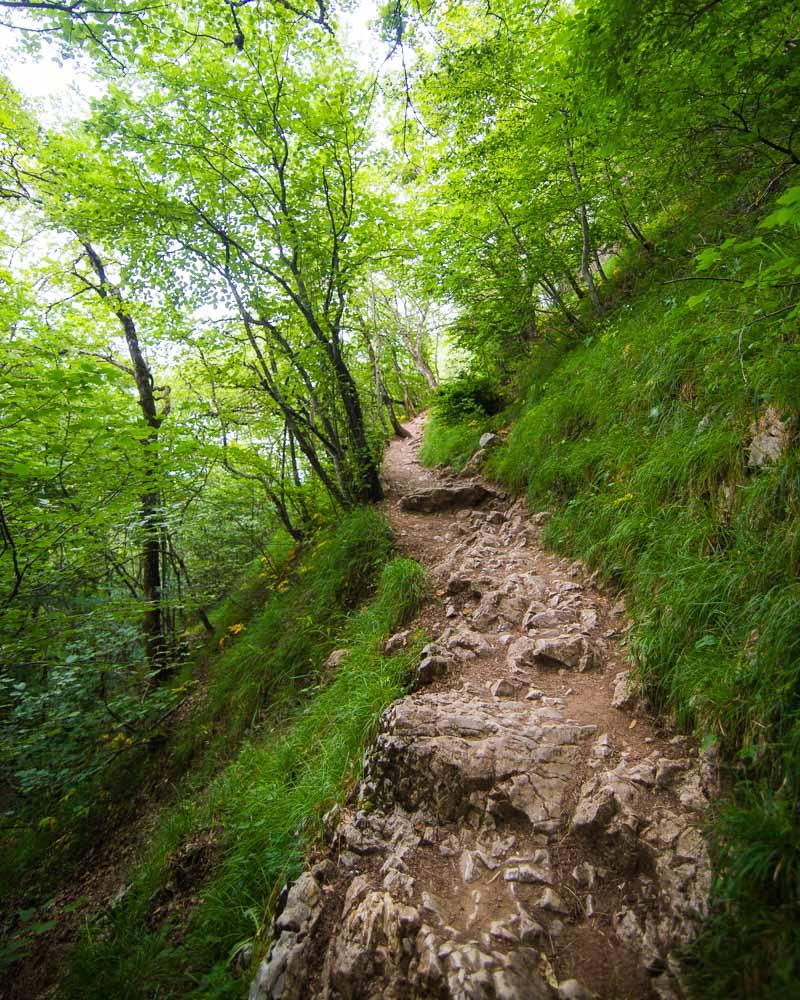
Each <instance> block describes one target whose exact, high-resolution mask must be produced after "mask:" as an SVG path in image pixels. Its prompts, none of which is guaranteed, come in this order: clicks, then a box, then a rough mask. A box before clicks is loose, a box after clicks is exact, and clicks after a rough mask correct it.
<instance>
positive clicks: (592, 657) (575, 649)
mask: <svg viewBox="0 0 800 1000" xmlns="http://www.w3.org/2000/svg"><path fill="white" fill-rule="evenodd" d="M600 656H601V654H600V650H599V647H598V646H597V645H596V643H594V642H592V641H591V640H590V639H588V638H587V637H586V636H584V635H554V636H543V637H542V638H539V639H531V638H528V637H527V636H522V637H521V638H520V639H517V640H515V641H514V642H512V643H511V645H510V646H509V647H508V656H507V659H508V664H509V666H511V667H512V668H516V669H522V668H525V667H548V666H549V667H553V666H555V667H566V668H569V669H571V670H578V671H580V672H583V671H584V670H589V669H591V668H592V667H595V666H597V665H598V664H599V663H600Z"/></svg>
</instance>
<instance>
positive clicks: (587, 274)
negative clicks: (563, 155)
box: [567, 141, 603, 316]
mask: <svg viewBox="0 0 800 1000" xmlns="http://www.w3.org/2000/svg"><path fill="white" fill-rule="evenodd" d="M567 156H568V159H567V165H568V167H569V175H570V177H571V178H572V186H573V187H574V188H575V194H577V196H578V198H579V199H580V212H579V214H580V223H581V276H582V277H583V281H584V284H585V285H586V288H587V290H588V292H589V298H590V299H591V301H592V307H593V308H594V311H595V313H597V315H598V316H602V315H603V304H602V303H601V301H600V296H599V295H598V294H597V286H596V285H595V283H594V278H593V277H592V269H591V266H590V260H591V252H592V243H591V234H590V232H589V213H588V211H587V208H586V201H585V199H584V197H583V189H582V187H581V180H580V177H579V176H578V168H577V167H576V165H575V160H574V159H573V157H572V150H571V147H570V143H569V141H567Z"/></svg>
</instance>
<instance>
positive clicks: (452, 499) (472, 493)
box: [400, 483, 497, 514]
mask: <svg viewBox="0 0 800 1000" xmlns="http://www.w3.org/2000/svg"><path fill="white" fill-rule="evenodd" d="M496 496H497V494H496V493H495V492H494V491H493V490H489V489H487V488H486V487H485V486H481V484H480V483H466V484H465V485H463V486H432V487H431V488H430V489H425V490H417V491H416V492H415V493H409V494H408V495H407V496H404V497H403V498H402V500H401V501H400V509H401V510H407V511H414V512H416V513H419V514H436V513H438V512H439V511H443V510H460V509H462V508H464V507H477V506H478V504H480V503H483V501H484V500H488V499H489V498H490V497H492V498H494V497H496Z"/></svg>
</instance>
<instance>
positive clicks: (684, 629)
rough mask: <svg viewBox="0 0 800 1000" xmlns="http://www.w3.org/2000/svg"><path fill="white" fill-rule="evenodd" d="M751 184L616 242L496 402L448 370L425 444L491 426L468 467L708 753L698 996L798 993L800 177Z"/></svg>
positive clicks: (450, 443)
mask: <svg viewBox="0 0 800 1000" xmlns="http://www.w3.org/2000/svg"><path fill="white" fill-rule="evenodd" d="M760 187H761V185H759V184H753V182H752V180H750V181H749V183H748V182H745V183H744V184H741V185H739V186H736V185H734V190H733V192H732V193H730V190H729V193H728V194H727V195H726V200H723V201H720V200H719V199H716V200H714V202H713V203H709V202H708V201H706V202H705V203H700V204H694V205H691V206H683V207H681V208H680V209H678V211H676V213H675V214H674V216H673V219H672V222H671V223H670V224H669V226H665V227H664V229H663V231H662V234H661V237H660V238H659V239H658V240H656V242H655V246H654V247H653V249H652V250H651V251H646V250H644V249H642V248H639V249H638V250H636V251H627V252H626V253H625V254H624V255H623V256H622V257H621V258H618V259H617V260H616V261H615V262H612V264H611V266H610V267H609V268H608V269H609V270H610V271H611V275H610V281H609V283H608V285H607V286H606V287H605V290H604V299H605V302H606V304H607V306H608V314H607V316H606V317H604V318H601V319H599V320H598V319H595V320H589V321H588V323H587V330H586V336H585V337H584V338H582V340H581V341H579V342H577V343H576V342H572V343H564V342H563V341H562V342H561V344H560V345H557V346H548V345H546V344H545V345H542V346H541V347H539V348H538V349H536V350H535V351H534V353H533V356H532V357H530V358H528V359H527V360H525V361H524V362H523V363H522V364H517V365H516V371H515V374H514V377H513V380H512V381H510V382H507V383H506V384H505V386H504V387H503V388H502V391H503V393H504V395H505V399H506V401H507V407H506V408H505V409H504V410H503V412H502V413H499V414H498V415H496V416H494V417H490V416H487V415H486V413H485V410H484V409H482V407H481V405H480V402H479V401H476V402H474V403H470V402H469V394H470V387H471V385H473V383H474V379H472V380H471V379H470V378H467V377H465V378H464V379H462V381H461V384H460V388H459V390H458V393H457V394H456V403H457V405H454V392H455V390H454V389H451V390H450V391H449V393H448V394H446V395H444V396H443V397H442V401H441V403H440V404H439V407H438V413H437V415H436V416H435V417H434V419H433V421H432V422H431V424H430V425H429V427H428V431H427V436H426V442H425V447H424V449H423V457H425V458H426V459H427V461H429V462H431V463H439V462H448V461H449V462H452V463H453V464H454V465H455V466H456V467H460V466H461V465H463V463H464V461H465V459H466V457H467V456H468V455H469V454H471V453H472V451H473V450H474V449H475V448H476V446H477V440H478V437H479V435H480V434H481V433H482V432H483V431H486V430H488V429H496V430H498V431H499V432H500V434H501V436H502V438H503V441H502V444H501V445H500V446H499V447H498V448H496V449H495V450H493V451H492V452H491V453H490V454H489V455H488V456H487V458H486V461H485V463H484V469H485V470H486V471H488V473H489V474H490V475H491V476H494V477H496V478H497V479H498V480H499V481H500V482H502V483H504V484H505V485H507V486H508V487H509V488H510V489H511V490H513V491H514V492H515V493H520V494H522V495H524V496H525V497H526V499H527V503H528V505H529V508H530V509H531V510H533V511H538V510H545V509H546V510H548V511H550V512H551V513H552V517H551V518H550V519H549V520H548V521H547V524H546V526H545V528H544V531H543V539H544V541H545V542H546V543H547V544H549V545H551V546H553V548H554V549H555V550H556V551H558V552H561V553H564V554H567V555H569V556H572V557H580V558H582V559H584V560H586V562H587V563H588V565H589V566H590V567H591V568H593V569H596V570H598V571H599V573H600V575H601V578H603V579H606V580H608V581H609V582H610V583H612V584H613V585H615V586H617V587H619V588H621V589H622V590H623V591H624V593H625V596H626V600H627V604H628V607H629V609H630V611H631V614H632V615H633V618H634V621H635V628H634V631H633V633H632V636H631V649H632V652H633V655H634V657H635V660H636V664H637V676H638V678H639V682H640V684H641V687H642V690H643V692H644V693H645V695H646V697H647V698H648V701H649V703H650V704H651V705H652V707H653V708H654V710H656V711H657V712H658V713H659V714H660V715H661V716H662V717H664V718H666V719H672V720H674V721H675V722H676V723H677V724H678V725H679V726H680V727H681V729H682V730H683V731H686V732H691V733H694V734H696V735H697V737H698V739H700V741H701V742H702V745H703V746H704V747H705V748H706V750H707V751H709V752H714V753H717V754H719V756H720V759H721V760H722V761H723V762H724V764H725V769H726V781H727V785H728V787H729V789H730V790H729V793H728V794H727V795H726V796H725V797H724V799H723V800H722V801H721V802H720V803H719V808H718V809H717V810H716V815H715V816H714V820H713V824H712V838H713V845H714V856H715V862H716V871H717V880H716V883H715V888H714V894H713V915H712V918H711V919H710V920H709V921H708V922H707V924H706V926H705V930H704V932H703V934H702V935H701V937H700V940H699V941H698V943H697V945H696V946H695V948H694V950H693V952H692V955H691V957H690V959H689V960H688V961H689V966H688V968H689V969H690V971H691V973H692V977H693V981H694V983H695V988H696V990H697V995H698V996H702V997H716V996H719V997H729V996H765V995H773V992H774V991H777V994H779V995H787V996H788V995H793V993H792V991H793V990H794V989H795V987H796V984H797V981H798V977H799V976H800V967H798V964H797V961H798V955H800V938H799V937H798V927H799V926H800V920H799V919H798V918H799V917H800V911H798V888H799V885H798V873H799V872H800V826H798V821H797V810H798V795H799V794H800V787H799V786H798V782H797V776H798V774H799V773H800V758H798V748H800V716H798V702H797V691H798V682H800V629H798V625H799V624H800V589H798V582H797V581H798V570H799V569H800V563H798V559H799V558H800V451H799V450H798V446H797V436H796V430H797V413H798V406H799V405H800V398H799V397H798V386H800V349H799V348H798V332H797V305H796V303H797V298H796V284H797V283H796V280H795V279H794V278H793V277H792V275H793V274H796V273H797V262H798V253H797V235H798V214H797V210H796V206H797V203H798V194H799V193H800V192H798V189H797V188H794V189H791V190H790V191H788V192H787V193H785V194H783V195H781V196H780V197H779V198H778V201H777V203H775V202H773V203H772V204H769V203H768V202H767V203H758V202H759V188H760ZM754 202H757V203H758V204H756V205H755V206H754V204H753V203H754ZM765 219H766V224H765V222H764V220H765ZM715 237H716V239H715ZM726 238H727V242H726V243H723V242H722V241H723V240H724V239H726ZM717 242H719V243H721V247H720V249H718V250H717V249H713V246H714V244H715V243H717ZM704 244H705V245H706V246H708V245H710V246H711V247H712V249H707V250H705V251H703V252H701V253H700V254H699V257H698V258H697V259H695V260H692V259H691V258H692V252H693V251H695V250H696V249H697V248H698V247H701V246H703V245H704ZM775 264H777V268H776V271H775V272H774V273H773V274H772V275H769V274H768V273H767V272H768V271H769V265H773V266H774V265H775ZM768 283H771V286H770V287H771V288H772V292H771V294H772V299H771V302H770V304H769V305H766V304H765V303H764V301H763V298H761V295H762V294H763V291H764V288H765V285H766V284H768ZM576 307H579V306H576ZM464 400H466V403H465V402H464ZM732 945H733V947H732Z"/></svg>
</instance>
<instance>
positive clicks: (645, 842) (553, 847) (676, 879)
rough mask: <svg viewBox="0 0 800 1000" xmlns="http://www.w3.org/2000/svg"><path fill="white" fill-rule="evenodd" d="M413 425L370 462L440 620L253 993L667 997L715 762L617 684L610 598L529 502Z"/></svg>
mask: <svg viewBox="0 0 800 1000" xmlns="http://www.w3.org/2000/svg"><path fill="white" fill-rule="evenodd" d="M422 427H423V420H422V419H421V418H417V419H416V420H414V421H412V422H411V423H410V424H409V425H408V429H409V430H410V431H411V434H412V437H411V438H410V439H407V440H395V441H394V442H393V443H392V444H391V446H390V447H389V449H388V452H387V456H386V463H385V471H384V477H385V485H386V490H387V496H388V500H387V514H388V516H389V518H390V520H391V522H392V525H393V527H394V530H395V532H396V535H397V538H398V542H399V545H400V548H401V549H402V550H403V551H404V552H406V553H407V554H409V555H413V556H414V557H415V558H417V559H419V560H421V561H422V562H424V563H425V564H426V565H427V566H428V567H429V569H430V572H431V576H432V578H433V581H434V585H435V586H436V595H437V596H436V598H435V599H433V600H432V601H431V603H430V604H429V605H428V606H427V607H426V608H425V609H424V610H423V613H422V615H421V618H420V621H419V622H417V623H415V625H414V626H413V627H412V628H418V627H424V628H425V630H426V632H427V634H429V635H432V636H434V637H435V638H434V641H433V642H431V643H430V644H429V645H428V646H427V647H426V648H425V650H424V651H423V654H422V657H421V660H420V663H419V666H418V668H417V671H416V677H415V682H414V690H413V693H411V694H409V695H408V696H406V697H405V698H402V699H401V700H400V701H398V702H395V703H394V704H393V705H391V706H390V708H389V709H388V710H387V711H386V712H385V713H384V716H383V718H382V720H381V724H380V729H379V733H378V736H377V738H376V740H375V742H374V744H373V746H372V747H371V749H370V750H369V752H368V755H367V761H366V769H365V773H364V777H363V780H362V782H361V785H360V787H359V789H358V795H357V797H355V798H354V800H353V802H352V804H351V805H349V806H348V807H346V808H344V809H341V810H338V809H337V810H335V811H334V812H333V813H332V814H330V815H329V816H328V817H326V829H327V836H328V848H327V852H326V853H324V855H322V856H321V857H320V858H319V860H317V862H316V863H315V864H314V865H313V867H311V868H310V869H309V870H307V871H306V872H305V873H304V874H303V875H301V877H300V878H299V879H298V881H297V882H296V883H295V884H294V885H293V886H292V887H291V889H289V890H288V891H287V892H285V893H284V894H283V898H282V900H281V904H280V906H279V912H278V914H277V916H276V920H275V926H274V934H275V940H274V943H273V945H272V948H271V949H270V952H269V954H268V956H267V958H266V959H265V961H264V962H263V963H262V965H261V967H260V968H259V971H258V974H257V977H256V979H255V980H254V982H253V984H252V987H251V991H250V997H251V1000H267V998H275V1000H278V998H280V1000H299V998H308V997H326V998H375V1000H377V998H379V997H381V998H383V997H386V998H403V997H436V998H439V997H441V998H492V997H496V998H503V1000H511V998H520V1000H521V998H531V1000H539V998H542V1000H544V998H557V997H562V998H584V997H586V998H588V997H593V996H594V997H599V998H604V1000H612V998H613V1000H623V998H631V1000H633V998H635V1000H644V998H648V997H658V998H662V1000H667V998H673V997H681V996H683V992H682V989H681V983H680V975H679V969H678V964H677V960H676V952H677V950H678V949H680V947H681V946H682V945H684V944H685V943H686V942H687V941H688V940H689V939H690V938H691V936H692V934H693V933H694V931H695V929H696V926H697V921H698V919H699V918H700V917H701V916H702V914H703V912H704V907H705V900H706V898H707V895H708V890H709V884H710V868H709V861H708V855H707V850H706V846H705V844H704V841H703V838H702V837H701V834H700V832H699V829H698V824H699V823H700V822H701V821H702V818H703V815H704V811H705V809H706V808H707V806H708V802H709V799H711V798H712V797H713V796H714V794H715V789H716V781H717V778H716V774H715V769H714V767H713V762H712V761H710V760H708V759H706V758H705V757H704V756H703V755H702V754H699V753H698V752H697V751H696V750H695V749H694V748H693V747H692V746H691V745H690V744H689V743H688V741H687V740H686V739H685V738H684V737H682V736H675V735H672V734H670V733H669V732H665V731H664V730H663V729H662V728H659V725H658V722H657V721H656V720H653V719H652V718H650V717H648V715H647V714H646V712H645V711H644V709H643V708H642V707H641V706H639V705H638V704H637V701H636V698H635V695H634V694H632V693H631V692H630V691H629V690H628V686H627V673H626V672H625V671H626V670H627V667H628V664H627V662H626V651H625V646H624V639H625V635H626V633H627V630H628V625H627V622H626V620H625V616H624V606H623V605H622V603H621V602H619V601H618V600H615V599H614V598H613V597H612V598H609V597H608V596H607V595H605V594H604V593H602V592H601V590H600V589H599V588H598V587H597V586H596V585H595V583H594V581H593V579H592V577H590V576H588V574H587V573H586V572H585V569H584V568H583V567H582V566H581V565H580V564H578V563H569V562H568V561H565V560H563V559H559V558H557V557H556V556H554V555H553V554H552V553H549V552H548V551H546V550H545V549H543V548H542V546H541V545H540V544H539V541H538V534H539V525H540V523H541V522H542V521H543V519H544V516H545V515H539V516H534V517H533V518H531V517H530V516H529V515H528V513H527V512H526V510H525V508H524V506H523V504H522V503H521V502H519V501H517V502H510V501H509V499H508V498H507V497H506V496H504V495H503V494H501V493H500V492H499V491H497V490H496V489H493V488H492V487H491V486H490V485H489V484H487V483H483V482H481V481H480V480H479V479H478V478H477V477H475V478H470V479H465V478H463V477H462V478H447V477H445V476H443V475H442V474H440V473H436V472H431V471H429V470H426V469H424V468H423V467H422V466H421V465H420V464H419V461H418V458H417V451H418V448H419V443H420V438H421V435H422ZM488 446H491V442H489V444H488ZM476 465H477V463H472V466H471V469H470V471H472V470H474V469H475V466H476ZM410 634H411V632H410V631H409V633H400V634H399V635H397V636H394V637H392V639H391V640H390V641H389V644H388V650H387V651H391V650H392V649H393V648H394V649H396V648H399V647H401V646H402V645H403V644H404V643H405V642H406V641H407V640H408V638H409V636H410Z"/></svg>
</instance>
